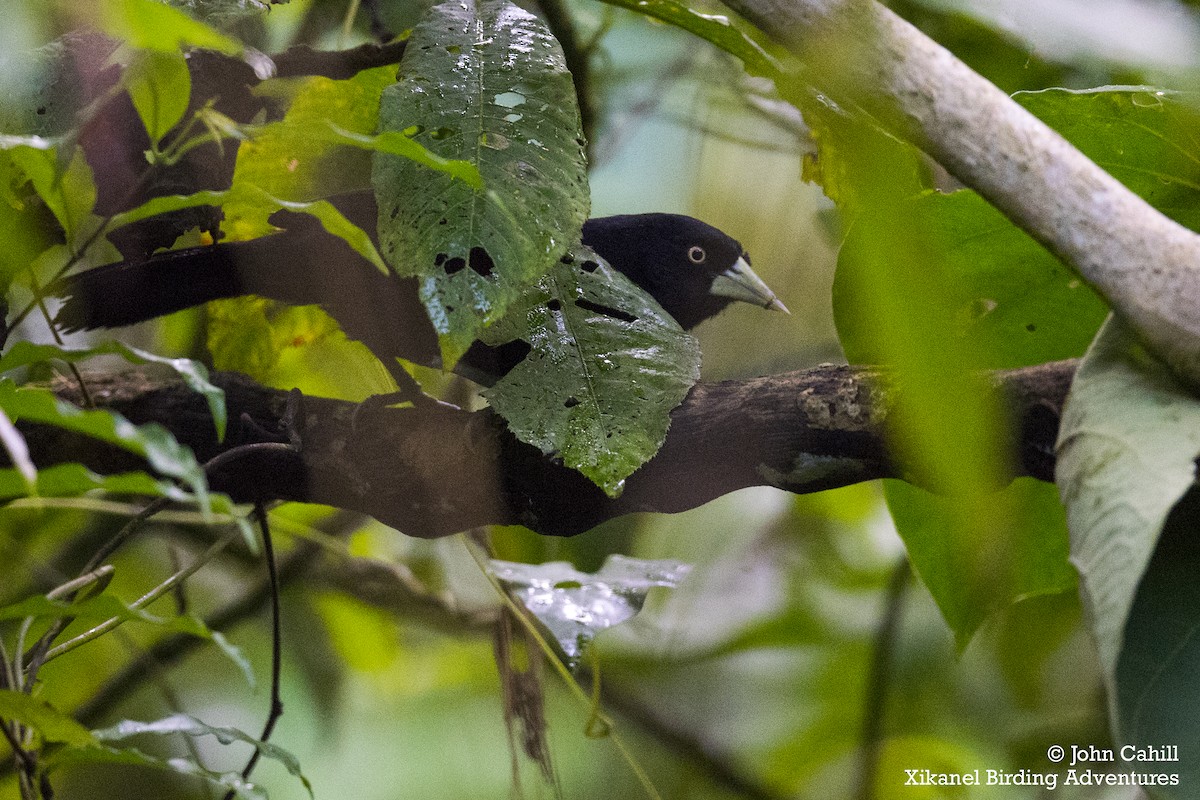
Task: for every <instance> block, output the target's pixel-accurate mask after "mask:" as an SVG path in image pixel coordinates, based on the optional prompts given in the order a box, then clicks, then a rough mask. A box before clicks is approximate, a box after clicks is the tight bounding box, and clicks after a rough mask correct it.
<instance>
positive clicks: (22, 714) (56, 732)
mask: <svg viewBox="0 0 1200 800" xmlns="http://www.w3.org/2000/svg"><path fill="white" fill-rule="evenodd" d="M0 718H3V719H5V720H15V721H17V722H20V723H22V724H23V725H28V726H29V727H31V728H33V729H34V730H36V731H37V732H38V733H40V734H41V735H42V738H44V739H45V740H46V741H49V742H64V743H66V744H70V745H74V746H76V747H84V746H87V745H91V744H95V742H96V739H95V738H94V737H93V736H92V733H91V732H90V731H89V730H88V729H87V728H85V727H83V726H82V725H80V724H79V723H78V722H76V721H75V720H73V719H71V718H70V717H69V716H67V715H66V714H64V713H62V712H61V711H58V710H57V709H55V708H54V707H53V706H51V705H50V704H49V703H47V702H45V701H44V700H39V699H38V698H36V697H30V696H29V695H27V694H25V693H24V692H14V691H12V690H11V689H0Z"/></svg>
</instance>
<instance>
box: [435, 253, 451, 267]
mask: <svg viewBox="0 0 1200 800" xmlns="http://www.w3.org/2000/svg"><path fill="white" fill-rule="evenodd" d="M447 258H449V256H448V255H446V254H445V253H438V254H437V255H436V256H434V257H433V265H434V266H435V267H440V266H441V265H442V264H445V263H446V259H447Z"/></svg>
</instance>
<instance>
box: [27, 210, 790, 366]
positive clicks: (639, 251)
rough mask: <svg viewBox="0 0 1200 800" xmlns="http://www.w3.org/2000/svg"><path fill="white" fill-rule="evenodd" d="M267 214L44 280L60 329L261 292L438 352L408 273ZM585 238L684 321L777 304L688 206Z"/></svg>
mask: <svg viewBox="0 0 1200 800" xmlns="http://www.w3.org/2000/svg"><path fill="white" fill-rule="evenodd" d="M334 202H335V204H336V205H337V206H338V207H339V210H341V211H342V213H343V214H345V215H346V216H347V218H349V219H351V220H352V221H354V222H355V223H357V224H358V225H360V226H361V227H362V228H364V229H365V230H367V231H373V230H374V229H375V220H376V206H375V201H374V197H372V196H371V195H370V194H369V193H365V192H360V193H354V194H350V195H343V196H340V197H338V198H335V199H334ZM271 221H272V223H273V224H275V225H277V226H279V227H281V228H283V229H284V230H283V231H282V232H280V233H276V234H272V235H269V236H264V237H261V238H258V239H254V240H251V241H246V242H230V243H221V244H216V245H212V246H206V247H193V248H186V249H181V250H174V251H168V252H164V253H159V254H156V255H154V256H152V257H151V258H149V259H146V260H145V261H141V262H129V261H122V262H117V263H113V264H107V265H105V266H101V267H96V268H94V269H91V270H88V271H86V272H83V273H81V274H79V275H75V276H72V277H70V278H68V279H66V280H64V281H62V282H60V283H59V284H58V285H56V286H53V287H51V289H50V291H51V293H53V294H57V295H60V296H62V297H64V298H66V302H65V303H64V304H63V306H62V308H61V309H60V311H59V313H58V316H57V322H58V323H59V325H60V326H61V327H62V328H63V329H65V330H67V331H75V330H85V329H95V328H111V327H119V326H123V325H130V324H133V323H136V322H142V321H145V320H149V319H153V318H155V317H159V316H162V315H164V314H169V313H171V312H174V311H179V310H182V309H184V308H190V307H192V306H195V305H199V304H201V303H204V302H207V301H209V300H217V299H222V298H230V297H238V296H242V295H259V296H262V297H266V298H269V299H272V300H278V301H281V302H285V303H289V304H292V305H320V306H322V307H323V308H324V309H325V310H326V311H327V312H328V313H329V314H330V315H331V316H332V317H333V318H334V319H336V320H337V321H338V322H339V324H340V325H341V326H342V329H343V330H344V331H345V332H346V335H347V336H349V337H350V338H352V339H357V340H359V341H362V342H363V343H364V344H365V345H367V347H368V348H369V349H370V350H371V351H372V352H373V353H375V355H376V356H378V357H379V358H380V359H381V360H383V361H384V362H385V363H391V361H392V359H393V358H395V357H400V358H404V359H407V360H409V361H414V362H417V363H422V364H428V365H437V364H438V363H439V360H440V351H439V348H438V342H437V337H436V335H435V334H434V331H433V328H432V326H431V325H430V324H429V321H428V318H427V317H426V315H425V310H424V308H423V306H422V305H421V303H420V300H419V299H418V296H417V282H416V281H415V280H414V279H411V278H398V277H395V276H390V275H384V274H382V273H380V272H379V271H378V270H377V269H376V268H375V267H374V266H373V265H372V264H371V263H370V262H369V261H367V260H366V259H364V258H363V257H362V256H360V255H359V254H358V253H356V252H355V251H354V250H353V249H352V248H350V246H349V245H347V244H346V243H345V242H344V241H342V240H341V239H339V238H337V237H335V236H333V235H331V234H329V233H327V232H326V231H325V230H324V229H323V228H322V227H321V225H320V224H319V223H318V222H317V221H316V220H315V219H313V218H312V217H310V216H308V215H304V214H294V213H291V212H287V211H284V212H279V213H277V214H276V215H275V216H273V217H272V220H271ZM583 241H584V243H585V244H587V245H589V246H590V247H592V249H594V250H595V251H596V252H597V253H598V254H600V256H601V257H603V258H604V259H605V260H606V261H608V262H609V263H610V264H611V265H612V266H613V267H614V268H615V269H617V270H619V271H620V272H622V273H624V274H625V275H626V276H627V277H629V278H630V279H631V280H632V281H633V282H634V283H636V284H638V285H639V286H640V287H641V288H642V289H644V290H645V291H647V292H648V293H649V294H650V295H651V296H653V297H654V298H655V300H657V301H658V303H659V304H660V305H661V306H662V307H663V309H664V310H665V311H666V312H667V313H669V314H670V315H671V316H672V317H674V318H675V320H676V321H677V322H678V323H679V324H680V325H681V326H682V327H683V328H685V329H688V328H692V327H693V326H695V325H697V324H699V323H700V322H702V321H704V320H705V319H708V318H709V317H711V316H713V315H715V314H717V313H718V312H720V311H721V310H722V309H724V308H725V307H726V306H727V305H729V304H730V303H731V302H734V301H735V300H745V301H748V302H753V303H756V304H759V305H762V306H764V307H778V308H783V306H782V304H780V303H779V302H778V300H776V299H775V296H774V294H772V293H771V292H770V290H769V289H767V287H766V286H765V285H764V284H763V283H762V282H761V281H760V280H758V278H757V276H755V275H754V274H753V272H752V271H750V268H749V262H748V259H747V258H746V256H745V253H744V251H743V250H742V247H741V245H740V244H738V242H737V241H735V240H734V239H733V238H731V237H730V236H728V235H726V234H724V233H723V232H721V231H720V230H718V229H717V228H714V227H712V226H711V225H707V224H705V223H703V222H701V221H699V220H697V219H693V218H692V217H686V216H680V215H675V214H635V215H622V216H614V217H600V218H596V219H591V220H588V221H587V222H586V223H585V224H584V226H583ZM731 275H732V276H733V277H732V278H731V277H730V276H731ZM731 286H732V287H733V289H732V290H731V289H730V287H731ZM522 345H523V343H519V342H518V343H514V344H512V345H506V346H504V347H500V348H491V347H486V346H484V345H482V344H480V343H476V345H475V346H473V347H472V348H471V349H470V351H468V353H467V354H466V355H465V356H464V357H463V363H464V366H465V367H467V368H468V372H469V374H470V376H471V377H472V378H476V379H481V380H483V381H484V382H486V383H490V382H493V381H494V380H495V379H496V378H498V377H499V376H501V375H503V374H505V373H506V372H507V371H508V370H509V369H511V368H512V367H513V366H514V365H515V364H516V363H517V362H519V361H520V359H521V358H522V357H523V356H524V353H525V352H526V351H527V350H528V346H527V345H524V346H522Z"/></svg>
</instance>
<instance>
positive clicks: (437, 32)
mask: <svg viewBox="0 0 1200 800" xmlns="http://www.w3.org/2000/svg"><path fill="white" fill-rule="evenodd" d="M380 126H381V128H382V130H383V131H385V132H389V134H390V136H391V137H392V138H393V139H394V138H395V137H396V136H397V135H400V136H402V137H405V138H410V139H411V140H412V141H413V142H415V143H417V144H420V145H422V146H424V147H426V148H428V149H429V150H431V151H433V152H434V153H435V154H436V155H438V156H440V157H442V158H447V159H456V160H466V161H470V162H471V163H473V164H474V165H475V166H476V167H477V168H478V170H479V173H480V174H481V175H482V177H483V184H484V186H485V187H486V188H485V189H482V190H481V189H477V188H474V187H473V186H471V185H470V184H468V183H466V182H464V181H461V180H457V179H455V178H452V177H451V176H450V175H448V174H445V173H441V172H436V171H433V170H430V169H428V168H427V167H425V166H423V165H421V164H418V163H416V162H415V161H412V160H411V159H409V158H401V157H398V156H391V155H382V154H380V155H377V156H376V159H375V170H374V177H373V183H374V186H375V194H376V197H377V199H378V205H379V238H380V243H381V249H382V250H383V254H384V257H385V258H386V259H387V260H388V262H389V263H391V264H392V266H393V267H394V268H395V269H396V271H397V272H398V273H399V274H400V275H402V276H417V277H418V278H419V279H420V296H421V300H422V302H424V303H425V306H426V308H427V309H428V312H429V318H430V320H431V321H432V322H433V326H434V329H435V330H436V331H437V333H438V336H439V340H440V342H441V346H442V356H443V361H444V362H445V363H446V364H447V365H451V364H453V363H454V362H456V361H457V360H458V358H459V356H460V355H461V354H462V353H463V352H465V351H466V349H467V347H469V346H470V344H471V343H472V342H473V341H474V340H475V339H476V338H478V336H479V332H480V331H481V330H482V329H483V328H485V327H487V326H488V325H490V324H491V323H493V322H495V321H496V320H498V319H499V318H500V317H501V316H503V315H504V313H505V311H506V310H507V309H508V306H509V305H510V304H512V303H513V302H515V301H516V300H517V298H519V297H520V296H521V294H522V293H523V291H524V290H525V288H526V287H527V286H528V285H529V284H530V283H532V282H534V281H536V280H537V279H538V278H540V277H541V276H542V275H544V274H545V273H546V271H547V270H549V269H550V267H551V266H552V265H553V264H554V263H555V262H556V261H557V260H558V258H559V257H560V256H562V255H563V253H565V252H566V250H567V248H568V247H570V246H571V245H573V244H574V243H575V242H577V241H578V240H579V235H580V230H581V228H582V225H583V221H584V220H585V219H587V216H588V208H589V196H588V187H587V174H586V165H585V158H584V152H583V144H584V142H583V139H582V134H581V132H580V122H579V109H578V106H577V102H576V98H575V89H574V86H573V85H572V82H571V75H570V73H569V72H568V71H567V68H566V65H565V63H564V61H563V55H562V51H561V49H560V48H559V46H558V43H557V42H556V41H555V39H554V37H553V36H552V35H551V34H550V32H549V30H547V29H546V27H545V25H544V24H543V23H542V22H541V21H540V20H539V19H538V18H537V17H535V16H533V15H532V14H530V13H528V12H526V11H523V10H522V9H520V8H518V7H517V6H515V5H513V4H512V3H510V2H507V0H469V2H467V3H460V2H457V0H454V1H453V2H448V3H443V4H441V5H438V6H435V7H434V8H433V9H432V10H431V11H430V13H429V16H428V17H427V18H426V19H425V21H424V22H422V23H421V24H420V25H418V26H417V28H416V29H415V30H414V31H413V33H412V36H411V37H410V38H409V40H408V46H407V48H406V49H405V52H404V60H403V61H402V63H401V68H400V80H399V82H398V83H396V84H395V85H394V86H391V87H389V88H387V89H385V90H384V92H383V98H382V101H381V108H380ZM397 141H399V140H397Z"/></svg>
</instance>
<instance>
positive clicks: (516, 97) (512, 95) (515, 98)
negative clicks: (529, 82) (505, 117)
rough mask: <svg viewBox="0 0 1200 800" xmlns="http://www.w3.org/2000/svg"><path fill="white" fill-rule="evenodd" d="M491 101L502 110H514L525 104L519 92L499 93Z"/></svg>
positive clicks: (523, 96)
mask: <svg viewBox="0 0 1200 800" xmlns="http://www.w3.org/2000/svg"><path fill="white" fill-rule="evenodd" d="M492 101H493V102H494V103H495V104H496V105H498V106H501V107H502V108H516V107H517V106H519V105H521V104H522V103H524V102H525V95H523V94H521V93H520V92H501V93H500V94H498V95H496V96H495V97H494V98H492Z"/></svg>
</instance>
